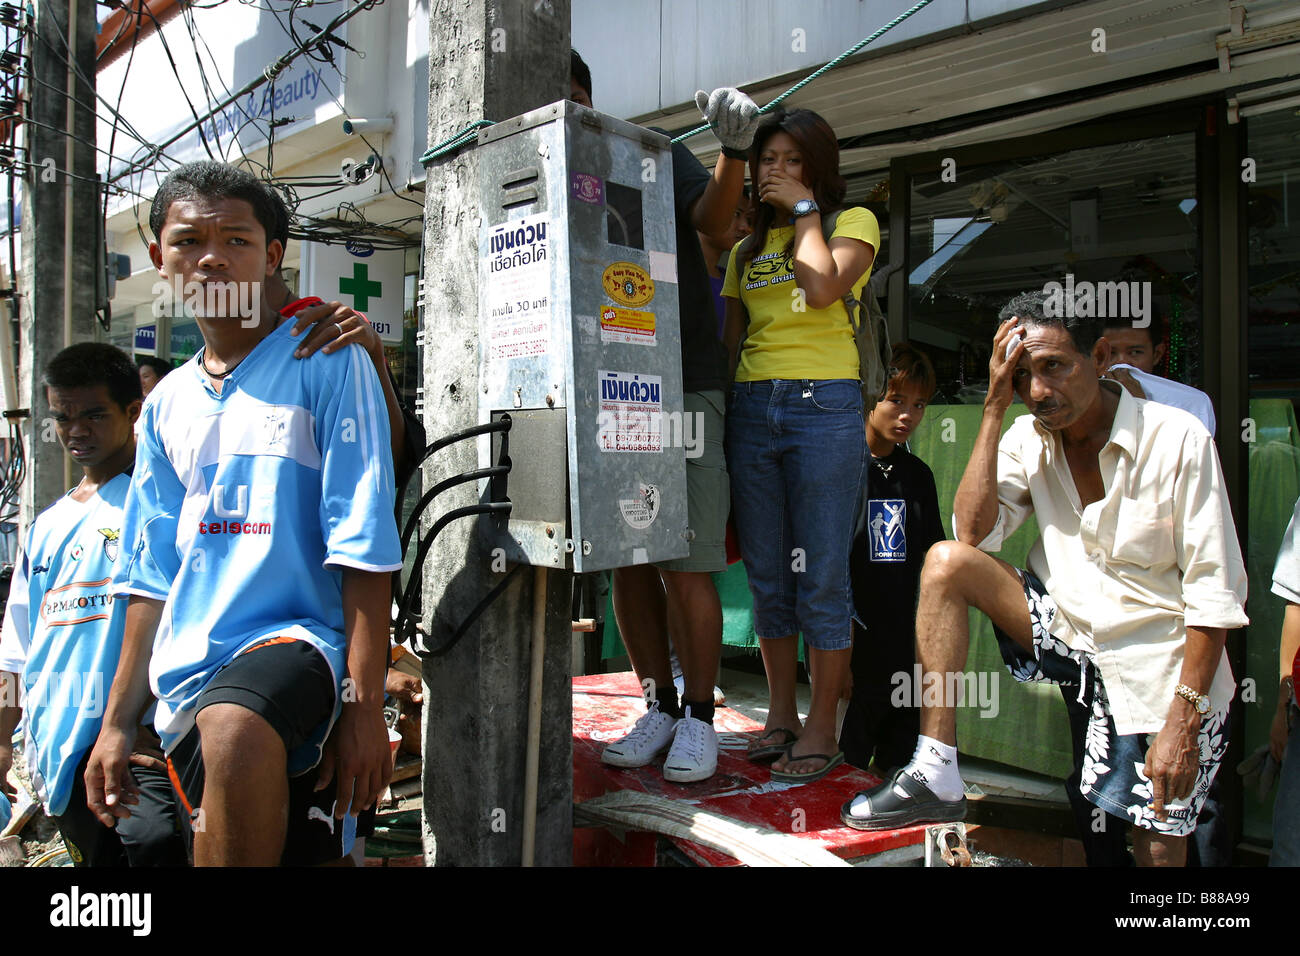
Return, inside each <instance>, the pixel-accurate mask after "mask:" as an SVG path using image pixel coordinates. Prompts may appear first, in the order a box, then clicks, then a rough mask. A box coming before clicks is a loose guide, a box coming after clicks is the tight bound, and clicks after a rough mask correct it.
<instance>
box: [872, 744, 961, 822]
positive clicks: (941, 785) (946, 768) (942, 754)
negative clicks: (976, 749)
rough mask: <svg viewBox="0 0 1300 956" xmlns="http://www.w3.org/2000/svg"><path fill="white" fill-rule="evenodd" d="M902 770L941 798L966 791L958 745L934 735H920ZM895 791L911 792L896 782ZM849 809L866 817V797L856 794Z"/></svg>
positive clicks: (948, 797) (954, 796) (958, 797)
mask: <svg viewBox="0 0 1300 956" xmlns="http://www.w3.org/2000/svg"><path fill="white" fill-rule="evenodd" d="M903 772H904V773H906V774H909V775H911V777H912V779H914V780H916V781H917V782H919V783H923V784H925V785H926V786H927V787H929V788H930V791H931V792H932V793H933V794H934V795H935V796H936V797H938V798H939V799H940V800H960V799H961V798H962V795H963V794H964V793H965V788H964V787H963V786H962V782H961V774H960V773H959V772H958V770H957V748H956V747H953V746H951V745H949V744H945V743H944V742H943V741H940V740H935V739H934V738H933V737H926V736H921V737H918V738H917V741H916V750H915V751H914V752H913V753H912V759H911V760H910V761H909V762H908V764H907V766H906V767H904V768H903ZM894 792H895V793H897V794H898V795H899V796H900V797H907V796H909V794H908V793H907V791H906V790H904V789H903V788H902V787H900V786H898V785H897V784H895V785H894ZM849 813H850V814H852V815H853V816H863V817H865V816H866V815H867V799H866V797H865V796H857V797H854V798H853V802H852V804H850V806H849Z"/></svg>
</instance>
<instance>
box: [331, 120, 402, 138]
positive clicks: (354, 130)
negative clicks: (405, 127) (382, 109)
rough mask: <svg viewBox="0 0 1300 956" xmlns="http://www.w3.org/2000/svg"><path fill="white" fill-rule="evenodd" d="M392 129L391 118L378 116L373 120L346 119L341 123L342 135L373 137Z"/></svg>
mask: <svg viewBox="0 0 1300 956" xmlns="http://www.w3.org/2000/svg"><path fill="white" fill-rule="evenodd" d="M392 128H393V118H392V117H391V116H380V117H376V118H375V119H354V118H352V117H348V118H347V119H345V120H344V121H343V135H344V136H357V135H363V134H364V135H375V134H378V133H387V132H389V131H390V130H391V129H392Z"/></svg>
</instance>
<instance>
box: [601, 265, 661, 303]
mask: <svg viewBox="0 0 1300 956" xmlns="http://www.w3.org/2000/svg"><path fill="white" fill-rule="evenodd" d="M600 283H601V285H602V286H604V289H605V294H606V295H607V296H609V297H610V298H611V299H613V300H614V301H615V302H618V303H620V304H622V305H630V306H638V305H645V304H646V303H647V302H649V301H650V300H651V299H653V298H654V297H655V284H654V280H653V279H651V278H650V274H649V273H648V272H646V271H645V270H644V269H642V268H641V267H640V266H639V265H637V264H636V263H635V262H615V263H614V264H612V265H611V266H610V267H609V268H608V269H606V270H605V273H604V275H602V276H601V277H600Z"/></svg>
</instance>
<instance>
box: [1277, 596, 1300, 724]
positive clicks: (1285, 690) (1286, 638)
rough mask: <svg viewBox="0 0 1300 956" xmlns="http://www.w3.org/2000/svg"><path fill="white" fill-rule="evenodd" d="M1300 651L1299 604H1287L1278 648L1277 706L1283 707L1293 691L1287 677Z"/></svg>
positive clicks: (1293, 667)
mask: <svg viewBox="0 0 1300 956" xmlns="http://www.w3.org/2000/svg"><path fill="white" fill-rule="evenodd" d="M1298 652H1300V604H1288V605H1287V606H1286V611H1285V612H1284V613H1283V615H1282V643H1281V647H1280V648H1279V650H1278V656H1277V669H1278V678H1279V679H1278V706H1279V707H1285V706H1286V704H1288V703H1289V702H1290V700H1291V697H1292V696H1293V695H1294V693H1295V691H1294V690H1292V689H1291V684H1290V681H1289V680H1288V678H1290V677H1291V673H1292V671H1293V670H1294V669H1295V656H1296V654H1297V653H1298Z"/></svg>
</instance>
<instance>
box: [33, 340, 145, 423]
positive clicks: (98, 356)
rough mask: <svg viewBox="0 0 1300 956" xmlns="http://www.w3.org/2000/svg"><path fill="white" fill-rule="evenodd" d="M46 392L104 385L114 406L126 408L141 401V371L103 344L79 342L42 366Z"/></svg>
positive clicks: (124, 357)
mask: <svg viewBox="0 0 1300 956" xmlns="http://www.w3.org/2000/svg"><path fill="white" fill-rule="evenodd" d="M45 385H46V387H47V388H94V387H95V386H96V385H103V386H104V387H106V388H107V389H108V395H109V397H110V398H111V399H113V401H114V402H116V403H117V406H118V407H119V408H120V409H122V411H126V409H127V406H128V405H130V404H131V403H132V402H134V401H138V400H140V399H142V398H144V389H143V388H141V386H140V370H139V369H138V368H136V365H135V363H134V362H132V361H131V356H129V355H127V354H126V353H125V352H123V351H122V350H121V349H119V348H118V347H117V346H115V345H109V344H108V343H106V342H79V343H77V344H76V345H69V346H68V347H67V348H66V349H64V350H63V351H62V352H60V353H59V354H58V355H56V356H54V358H52V359H50V364H49V365H47V366H45Z"/></svg>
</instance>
